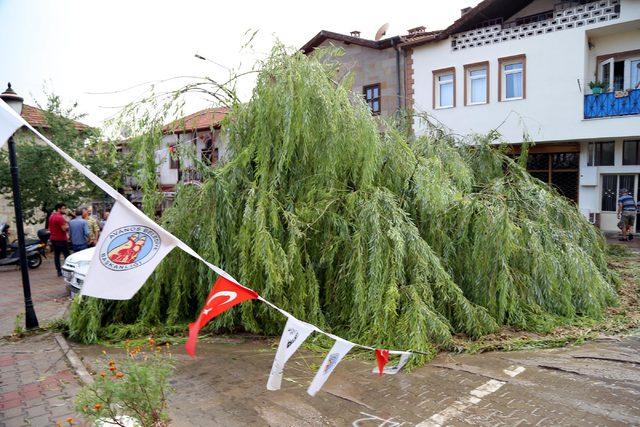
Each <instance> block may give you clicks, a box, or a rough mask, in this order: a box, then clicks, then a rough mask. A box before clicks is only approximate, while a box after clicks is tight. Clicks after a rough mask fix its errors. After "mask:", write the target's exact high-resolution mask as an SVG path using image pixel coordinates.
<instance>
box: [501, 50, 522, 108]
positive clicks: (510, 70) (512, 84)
mask: <svg viewBox="0 0 640 427" xmlns="http://www.w3.org/2000/svg"><path fill="white" fill-rule="evenodd" d="M498 63H499V64H500V68H499V74H500V75H499V79H498V80H499V81H500V86H499V93H498V97H499V99H500V100H501V101H512V100H516V99H524V98H526V93H527V91H526V75H527V73H526V57H525V55H516V56H509V57H506V58H499V59H498Z"/></svg>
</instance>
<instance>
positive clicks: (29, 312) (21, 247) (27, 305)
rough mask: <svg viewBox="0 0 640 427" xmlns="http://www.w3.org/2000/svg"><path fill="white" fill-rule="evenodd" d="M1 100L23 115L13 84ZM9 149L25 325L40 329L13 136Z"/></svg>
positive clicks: (10, 138) (29, 327)
mask: <svg viewBox="0 0 640 427" xmlns="http://www.w3.org/2000/svg"><path fill="white" fill-rule="evenodd" d="M0 99H2V100H3V101H4V102H6V103H7V104H8V105H9V106H10V107H11V108H13V109H14V110H15V111H16V113H18V114H22V103H23V101H24V99H22V98H21V97H20V96H18V94H17V93H15V92H14V91H13V89H11V83H9V85H8V86H7V90H5V91H4V92H3V93H2V94H0ZM7 146H8V148H9V166H10V169H11V183H12V186H13V208H14V210H15V213H16V231H17V233H18V253H19V255H20V271H21V272H22V292H23V293H24V311H25V316H24V318H25V323H26V328H27V329H34V328H37V327H38V318H37V317H36V311H35V310H34V308H33V300H32V299H31V284H30V283H29V269H28V267H27V251H26V249H25V243H24V228H23V225H22V203H21V201H20V184H19V180H18V161H17V158H16V147H15V143H14V142H13V136H10V137H9V140H8V141H7Z"/></svg>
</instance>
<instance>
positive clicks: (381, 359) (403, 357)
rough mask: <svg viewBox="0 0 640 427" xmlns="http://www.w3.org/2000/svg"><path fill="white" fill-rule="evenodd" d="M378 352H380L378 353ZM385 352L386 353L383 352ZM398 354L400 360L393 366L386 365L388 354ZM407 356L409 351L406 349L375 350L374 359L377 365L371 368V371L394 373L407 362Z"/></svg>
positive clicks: (380, 373) (409, 354)
mask: <svg viewBox="0 0 640 427" xmlns="http://www.w3.org/2000/svg"><path fill="white" fill-rule="evenodd" d="M378 352H380V353H378ZM385 353H386V354H385ZM392 354H399V355H400V360H399V361H398V363H397V364H396V365H394V366H386V367H385V365H386V364H387V363H388V362H389V358H390V355H392ZM409 356H411V353H410V352H408V351H395V350H392V351H390V350H376V360H377V361H378V366H377V367H375V368H373V371H372V372H373V373H378V374H379V375H382V374H387V375H395V374H397V373H398V372H400V370H401V369H402V368H403V367H404V365H406V364H407V362H408V361H409Z"/></svg>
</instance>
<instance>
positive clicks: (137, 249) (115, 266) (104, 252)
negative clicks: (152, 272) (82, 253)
mask: <svg viewBox="0 0 640 427" xmlns="http://www.w3.org/2000/svg"><path fill="white" fill-rule="evenodd" d="M161 243H162V240H161V239H160V236H159V235H158V233H156V231H155V230H153V229H151V228H149V227H145V226H144V225H130V226H126V227H120V228H118V229H115V230H113V231H111V232H110V233H109V234H108V235H107V236H106V239H105V240H104V241H103V242H102V245H101V246H100V262H101V263H102V265H104V266H105V267H106V268H108V269H109V270H114V271H125V270H131V269H134V268H137V267H140V266H141V265H143V264H144V263H146V262H147V261H149V260H151V258H153V256H154V255H155V254H156V253H158V250H159V249H160V245H161Z"/></svg>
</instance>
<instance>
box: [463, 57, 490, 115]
mask: <svg viewBox="0 0 640 427" xmlns="http://www.w3.org/2000/svg"><path fill="white" fill-rule="evenodd" d="M464 70H465V71H464V79H465V88H464V90H465V100H464V102H465V105H476V104H486V103H488V102H489V80H488V76H489V62H480V63H477V64H469V65H465V66H464Z"/></svg>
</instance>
